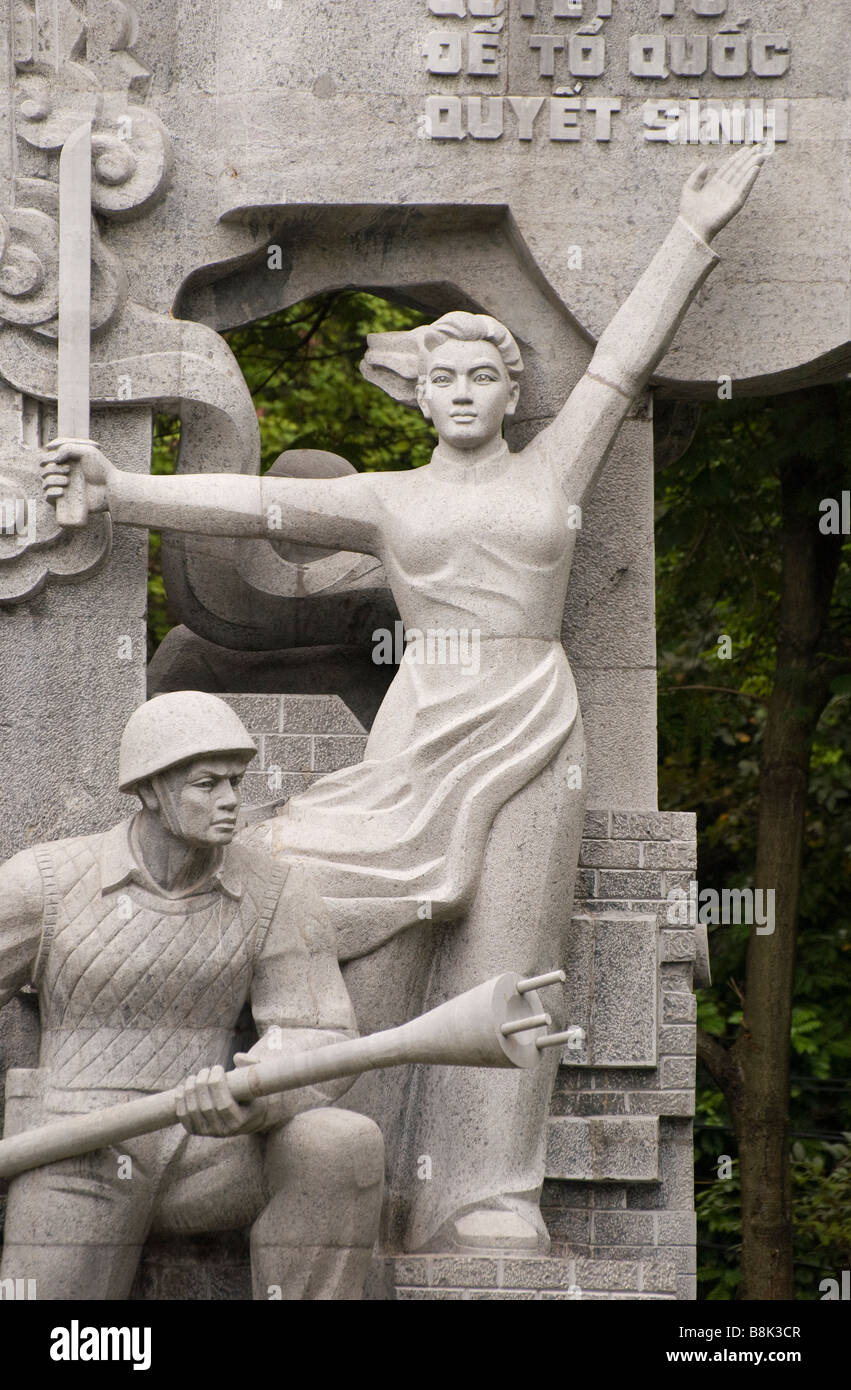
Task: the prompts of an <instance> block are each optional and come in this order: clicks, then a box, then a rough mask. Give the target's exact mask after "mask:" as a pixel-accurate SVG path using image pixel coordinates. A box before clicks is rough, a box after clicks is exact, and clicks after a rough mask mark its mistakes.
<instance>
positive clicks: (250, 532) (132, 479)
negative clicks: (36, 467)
mask: <svg viewBox="0 0 851 1390" xmlns="http://www.w3.org/2000/svg"><path fill="white" fill-rule="evenodd" d="M75 467H81V468H82V470H83V475H84V477H85V480H86V504H87V508H88V510H89V511H109V512H110V514H111V516H112V517H113V519H114V520H115V521H117V522H121V523H123V524H124V525H126V526H153V527H156V528H157V529H161V530H165V531H193V532H196V533H198V534H199V535H205V536H246V537H253V538H260V537H265V538H266V539H268V540H292V541H301V542H302V543H303V544H305V545H321V546H327V547H328V548H330V549H333V550H357V551H365V552H366V553H367V554H370V555H372V554H375V553H376V548H377V546H378V541H379V534H378V508H377V506H376V501H375V496H374V492H373V487H372V478H371V477H370V475H369V474H364V473H356V474H352V475H349V476H346V477H343V478H280V477H274V478H255V477H246V476H245V475H244V474H240V473H182V474H175V475H174V476H172V477H163V476H151V477H149V476H147V475H145V474H140V473H125V472H123V471H122V470H121V469H118V468H116V467H115V466H114V465H113V464H111V463H110V461H109V459H107V458H106V457H105V455H104V454H102V453H101V452H100V450H99V449H98V448H97V447H96V446H95V445H94V444H92V443H91V442H90V441H88V440H74V439H64V440H63V439H59V440H54V442H53V443H52V444H51V445H49V446H48V454H47V457H45V459H44V460H43V462H42V485H43V487H44V490H45V494H46V495H47V496H48V497H50V498H52V499H54V500H55V498H57V497H58V496H61V494H62V492H63V491H64V489H65V488H66V487H67V486H68V481H69V478H70V475H71V470H72V469H73V468H75Z"/></svg>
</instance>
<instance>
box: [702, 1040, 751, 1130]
mask: <svg viewBox="0 0 851 1390" xmlns="http://www.w3.org/2000/svg"><path fill="white" fill-rule="evenodd" d="M697 1060H698V1061H699V1062H702V1063H703V1065H704V1066H705V1067H706V1070H707V1071H708V1072H709V1075H710V1076H711V1077H712V1080H713V1081H715V1082H716V1083H717V1085H719V1086H720V1087H721V1090H722V1091H723V1092H724V1099H725V1100H726V1101H727V1104H728V1105H729V1107H730V1110H731V1112H733V1113H734V1114H735V1111H736V1108H737V1106H738V1104H739V1100H740V1097H741V1087H742V1074H741V1071H740V1070H739V1066H738V1063H737V1062H736V1059H735V1058H734V1057H733V1055H732V1053H730V1052H729V1051H728V1050H727V1048H726V1047H725V1046H724V1044H723V1043H720V1042H719V1041H718V1039H717V1038H713V1036H712V1034H711V1033H707V1032H706V1030H705V1029H704V1028H698V1030H697Z"/></svg>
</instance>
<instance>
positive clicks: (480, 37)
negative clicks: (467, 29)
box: [467, 33, 499, 77]
mask: <svg viewBox="0 0 851 1390" xmlns="http://www.w3.org/2000/svg"><path fill="white" fill-rule="evenodd" d="M467 71H468V72H469V73H470V74H471V76H473V77H496V75H497V74H498V72H499V36H498V35H497V34H476V33H473V34H471V35H470V50H469V57H468V59H467Z"/></svg>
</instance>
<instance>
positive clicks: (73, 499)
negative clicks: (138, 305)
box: [56, 121, 92, 528]
mask: <svg viewBox="0 0 851 1390" xmlns="http://www.w3.org/2000/svg"><path fill="white" fill-rule="evenodd" d="M91 293H92V126H91V121H86V123H85V124H84V125H81V126H78V127H77V129H76V130H73V131H72V132H71V134H70V135H69V136H68V139H67V140H66V141H65V144H64V145H63V147H62V153H61V155H60V156H59V367H58V375H57V403H58V409H57V414H58V422H57V429H56V433H57V436H58V438H60V439H88V437H89V358H90V352H91V336H90V335H91ZM87 515H88V509H87V507H86V481H85V478H84V476H83V470H82V468H81V467H80V466H79V465H72V467H71V474H70V477H69V479H68V485H67V487H66V488H65V489H64V490H63V492H62V495H61V496H60V497H58V498H57V499H56V520H57V521H58V522H59V524H60V526H65V527H72V528H78V527H81V526H85V524H86V520H87Z"/></svg>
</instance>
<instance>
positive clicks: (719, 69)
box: [712, 34, 748, 77]
mask: <svg viewBox="0 0 851 1390" xmlns="http://www.w3.org/2000/svg"><path fill="white" fill-rule="evenodd" d="M747 70H748V41H747V38H746V36H745V35H744V34H715V35H714V37H713V39H712V71H713V72H714V73H715V76H716V77H744V76H745V73H746V72H747Z"/></svg>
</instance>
